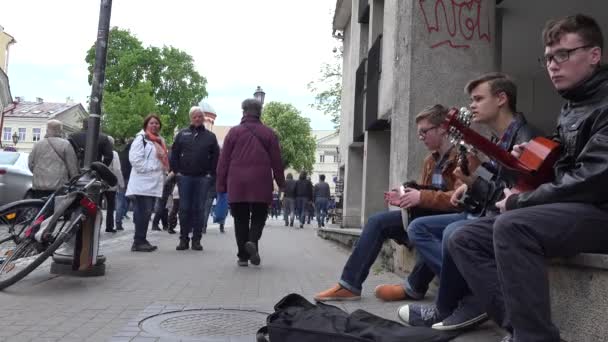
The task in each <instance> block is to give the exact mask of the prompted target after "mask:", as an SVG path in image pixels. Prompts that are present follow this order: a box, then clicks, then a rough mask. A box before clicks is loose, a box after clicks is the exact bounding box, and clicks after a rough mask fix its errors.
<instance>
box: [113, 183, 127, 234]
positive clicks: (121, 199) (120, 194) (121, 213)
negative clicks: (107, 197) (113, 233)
mask: <svg viewBox="0 0 608 342" xmlns="http://www.w3.org/2000/svg"><path fill="white" fill-rule="evenodd" d="M127 210H129V199H128V198H127V196H125V192H124V191H117V192H116V218H115V219H114V221H115V222H116V226H122V219H123V217H125V215H126V214H127Z"/></svg>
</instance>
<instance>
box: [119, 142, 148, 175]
mask: <svg viewBox="0 0 608 342" xmlns="http://www.w3.org/2000/svg"><path fill="white" fill-rule="evenodd" d="M136 139H137V137H136ZM142 139H143V143H144V148H146V144H147V143H148V142H147V141H146V139H144V138H142ZM133 141H135V140H132V141H130V142H129V143H128V144H127V145H126V146H125V148H124V149H123V150H122V152H121V154H122V155H123V156H124V158H121V160H120V166H121V168H122V169H123V170H122V174H123V176H124V177H125V179H129V177H130V175H131V169H132V168H133V167H132V166H131V161H130V160H129V151H131V145H133Z"/></svg>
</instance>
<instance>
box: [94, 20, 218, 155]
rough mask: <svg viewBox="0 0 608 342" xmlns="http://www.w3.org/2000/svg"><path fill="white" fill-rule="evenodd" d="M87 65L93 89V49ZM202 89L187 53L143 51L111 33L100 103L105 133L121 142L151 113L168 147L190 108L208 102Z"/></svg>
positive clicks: (127, 37)
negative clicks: (160, 124) (159, 122)
mask: <svg viewBox="0 0 608 342" xmlns="http://www.w3.org/2000/svg"><path fill="white" fill-rule="evenodd" d="M85 60H86V62H87V63H88V65H89V84H91V80H92V77H93V76H92V72H93V66H94V63H95V45H93V46H92V47H91V48H90V49H89V51H88V52H87V56H86V58H85ZM206 85H207V80H206V79H205V78H204V77H203V76H201V75H200V74H199V73H198V72H197V71H196V70H195V68H194V61H193V59H192V57H191V56H190V55H188V54H187V53H186V52H184V51H181V50H179V49H176V48H174V47H170V46H164V47H162V48H158V47H154V46H150V47H147V48H145V47H144V46H143V44H142V42H141V41H139V40H138V39H137V38H136V37H134V36H133V35H132V34H131V33H130V32H129V31H128V30H122V29H119V28H117V27H113V28H112V29H111V30H110V36H109V40H108V57H107V66H106V80H105V86H104V97H103V103H102V105H103V112H104V114H105V116H106V117H104V129H105V130H106V132H107V133H108V134H111V135H113V136H114V137H116V138H123V137H124V136H123V134H130V132H133V131H135V132H137V131H138V130H139V129H140V128H141V121H140V122H137V120H140V119H141V118H142V117H144V116H145V115H146V114H148V113H149V112H151V111H155V112H158V113H159V114H160V116H161V119H162V120H163V130H162V134H163V136H164V137H165V138H166V139H167V140H168V142H169V143H170V142H171V141H172V139H173V133H174V130H175V128H176V127H183V126H185V125H187V123H188V122H189V118H188V112H189V110H190V107H191V106H193V105H195V104H196V103H198V102H200V101H201V100H202V99H203V98H204V97H206V96H207V90H206ZM145 91H148V96H146V95H145ZM150 100H152V103H153V104H154V106H151V105H150V103H151V101H150ZM125 105H127V107H123V106H125ZM125 116H126V118H125ZM125 125H128V126H125Z"/></svg>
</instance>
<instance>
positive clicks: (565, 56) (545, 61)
mask: <svg viewBox="0 0 608 342" xmlns="http://www.w3.org/2000/svg"><path fill="white" fill-rule="evenodd" d="M590 47H593V45H583V46H579V47H575V48H573V49H565V50H558V51H556V52H555V53H553V54H547V55H544V56H543V57H540V58H539V59H538V63H539V64H540V66H541V67H543V68H546V67H548V66H549V64H551V61H554V62H555V63H557V64H562V63H564V62H566V61H567V60H569V59H570V54H571V53H573V52H574V51H576V50H579V49H588V48H590Z"/></svg>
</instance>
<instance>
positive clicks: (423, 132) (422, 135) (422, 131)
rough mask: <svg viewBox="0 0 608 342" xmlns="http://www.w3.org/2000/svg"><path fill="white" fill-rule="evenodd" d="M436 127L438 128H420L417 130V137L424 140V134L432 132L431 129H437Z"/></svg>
mask: <svg viewBox="0 0 608 342" xmlns="http://www.w3.org/2000/svg"><path fill="white" fill-rule="evenodd" d="M437 127H439V126H433V127H429V128H421V129H419V130H418V136H419V137H420V138H425V137H426V134H427V133H428V132H429V131H430V130H433V129H435V128H437Z"/></svg>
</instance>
